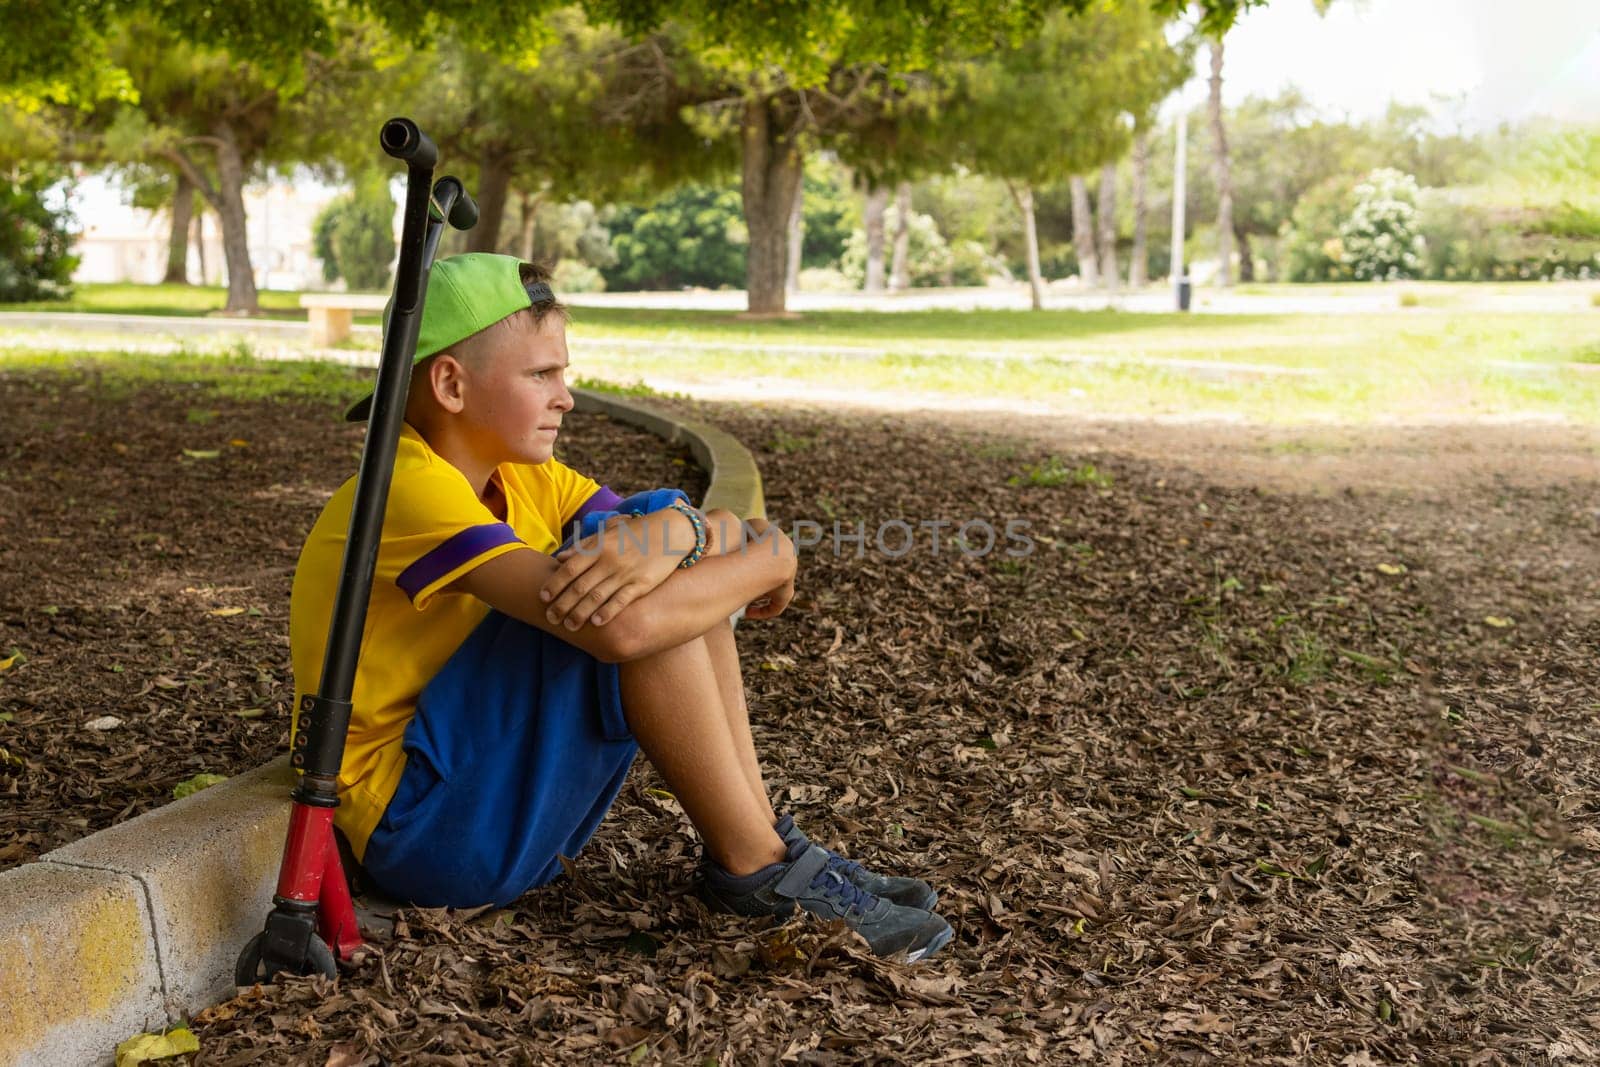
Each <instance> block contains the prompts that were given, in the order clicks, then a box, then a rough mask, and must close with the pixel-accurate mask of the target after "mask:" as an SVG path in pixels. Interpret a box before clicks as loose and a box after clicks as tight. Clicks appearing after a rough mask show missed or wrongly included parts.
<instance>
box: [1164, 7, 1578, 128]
mask: <svg viewBox="0 0 1600 1067" xmlns="http://www.w3.org/2000/svg"><path fill="white" fill-rule="evenodd" d="M1224 61H1225V66H1224V69H1223V101H1224V103H1225V104H1227V105H1229V106H1232V105H1234V104H1237V103H1238V102H1240V101H1241V100H1243V99H1244V98H1245V97H1247V96H1252V95H1256V96H1259V95H1272V94H1275V93H1277V92H1278V91H1280V90H1281V89H1283V88H1285V87H1287V86H1289V85H1295V86H1298V87H1299V88H1300V89H1301V90H1303V91H1304V92H1305V93H1306V95H1307V96H1308V97H1309V98H1310V99H1311V101H1312V102H1313V103H1315V104H1316V105H1317V106H1318V107H1320V108H1322V109H1324V110H1325V111H1326V112H1327V113H1328V114H1329V116H1330V117H1338V116H1340V115H1348V116H1349V117H1351V118H1354V119H1363V118H1369V117H1372V116H1374V115H1378V114H1381V113H1382V112H1383V111H1384V109H1385V108H1387V107H1388V105H1389V102H1390V101H1391V100H1399V101H1402V102H1405V103H1416V104H1427V105H1429V106H1431V107H1433V108H1434V110H1435V112H1436V113H1437V115H1438V116H1439V119H1440V121H1441V123H1442V125H1443V126H1444V127H1445V128H1454V127H1455V126H1457V125H1461V126H1464V127H1466V128H1467V129H1469V130H1481V129H1486V128H1490V127H1493V126H1495V125H1497V124H1498V123H1500V122H1506V121H1509V122H1517V121H1521V120H1524V119H1529V118H1540V117H1545V118H1557V119H1563V120H1567V121H1587V122H1600V0H1333V3H1332V5H1331V6H1330V7H1329V9H1328V13H1327V14H1326V15H1324V16H1318V15H1317V13H1316V9H1315V8H1314V7H1313V5H1312V3H1311V0H1270V2H1269V3H1268V4H1267V6H1266V7H1264V8H1257V9H1254V10H1251V11H1249V12H1247V13H1245V14H1244V15H1243V16H1242V17H1241V18H1240V20H1239V22H1238V23H1237V24H1236V25H1235V27H1234V29H1233V30H1232V31H1231V32H1229V34H1228V36H1227V47H1226V50H1225V53H1224ZM1209 76H1210V57H1209V54H1208V53H1206V52H1205V51H1204V50H1202V52H1201V55H1200V56H1199V61H1198V64H1197V67H1196V76H1195V79H1194V80H1193V81H1191V82H1190V83H1189V85H1188V87H1187V88H1186V90H1185V93H1184V99H1185V100H1186V101H1187V102H1188V103H1190V104H1191V105H1192V104H1194V103H1198V102H1199V101H1201V100H1203V99H1204V98H1205V94H1206V83H1205V79H1206V78H1208V77H1209ZM1441 98H1443V99H1441Z"/></svg>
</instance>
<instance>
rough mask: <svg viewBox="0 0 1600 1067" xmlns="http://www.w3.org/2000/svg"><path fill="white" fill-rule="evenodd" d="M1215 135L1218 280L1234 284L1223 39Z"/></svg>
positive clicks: (1214, 100) (1216, 51) (1215, 45)
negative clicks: (1224, 98) (1223, 123)
mask: <svg viewBox="0 0 1600 1067" xmlns="http://www.w3.org/2000/svg"><path fill="white" fill-rule="evenodd" d="M1211 136H1212V138H1213V139H1215V141H1216V153H1215V155H1216V164H1215V166H1216V175H1217V255H1218V257H1219V258H1220V259H1221V262H1220V263H1219V264H1218V267H1219V269H1218V271H1217V280H1218V282H1220V283H1221V284H1222V285H1223V286H1230V285H1232V284H1233V167H1232V166H1231V165H1230V164H1229V162H1228V134H1227V131H1226V130H1224V129H1223V126H1222V38H1220V37H1218V38H1217V39H1216V40H1214V41H1212V42H1211Z"/></svg>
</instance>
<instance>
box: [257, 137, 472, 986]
mask: <svg viewBox="0 0 1600 1067" xmlns="http://www.w3.org/2000/svg"><path fill="white" fill-rule="evenodd" d="M378 140H379V143H380V144H381V145H382V147H383V150H384V151H385V152H387V153H388V154H389V155H390V156H392V157H394V158H395V159H398V160H400V161H401V162H403V163H405V165H406V201H405V210H404V216H403V218H404V221H403V225H402V229H401V236H400V263H399V267H398V269H397V270H396V271H395V283H394V299H393V301H392V302H391V304H390V312H389V320H388V322H387V324H386V328H385V330H384V336H383V355H382V357H381V358H380V359H379V362H378V381H377V385H376V386H375V388H374V389H373V396H372V413H371V416H370V418H369V419H368V422H367V440H366V444H365V445H364V446H363V448H362V450H361V466H360V468H359V470H358V472H357V474H356V489H355V500H354V502H353V504H352V506H351V509H350V532H349V535H348V538H347V539H346V541H345V549H344V561H343V563H342V565H341V570H340V575H339V588H338V591H337V593H336V594H335V598H334V602H333V618H332V623H331V625H330V626H329V628H328V648H327V655H326V657H325V659H324V660H323V667H322V677H321V679H320V681H319V683H318V686H317V691H316V693H315V694H308V695H306V696H305V697H303V698H302V699H301V701H300V729H299V730H298V731H296V733H295V738H294V743H293V746H292V750H291V752H290V756H289V762H290V764H291V765H292V766H293V767H294V768H295V770H296V771H298V772H300V781H299V784H298V785H296V786H295V789H294V791H293V792H292V793H291V794H290V799H291V801H292V802H293V808H292V810H291V811H290V814H289V834H288V840H287V841H286V843H285V845H284V850H283V864H282V866H281V867H280V868H279V871H278V885H277V892H276V893H274V894H273V897H272V911H271V913H270V914H269V915H268V916H267V921H266V926H265V929H263V930H262V932H261V933H259V934H257V935H256V936H255V937H253V938H251V939H250V942H249V944H247V945H245V947H244V951H242V952H241V953H239V961H238V964H237V965H236V966H235V968H234V979H235V980H236V981H237V982H238V983H239V984H240V985H253V984H255V983H256V982H271V981H272V980H273V979H274V978H275V977H276V976H277V975H279V974H295V975H307V974H323V975H328V976H330V977H331V976H333V975H334V974H335V973H336V971H337V969H338V961H339V960H349V959H350V957H351V956H352V955H354V953H355V951H356V950H357V949H358V948H360V947H361V944H362V941H361V929H360V927H359V925H358V924H357V921H356V913H355V906H354V903H353V901H352V899H351V895H350V883H349V881H348V880H347V878H346V874H345V869H344V864H343V863H342V862H341V860H340V856H339V848H338V845H337V842H336V839H335V837H334V829H333V810H334V808H336V807H338V806H339V796H338V792H337V781H338V775H339V765H340V763H341V762H342V761H343V759H344V743H345V734H346V732H347V731H348V730H349V727H350V696H351V690H352V689H353V688H354V685H355V675H356V661H357V658H358V657H359V656H360V654H361V633H362V629H363V627H364V626H365V624H366V617H367V599H368V596H369V595H370V593H371V591H372V575H373V571H374V569H375V568H376V566H377V562H378V536H379V533H380V532H381V530H382V527H383V513H384V508H385V505H386V504H387V503H388V499H389V483H390V480H391V478H392V476H393V474H394V457H395V450H396V447H397V444H398V442H399V439H400V426H401V423H402V422H403V421H404V418H405V407H406V388H407V386H408V385H409V384H410V381H411V361H412V357H413V355H414V354H415V353H416V350H417V331H418V329H420V327H421V323H422V302H423V299H424V297H425V296H426V295H427V289H428V272H429V270H430V269H431V268H432V266H433V258H434V254H435V253H436V252H437V251H438V248H439V237H440V235H441V234H442V233H443V231H444V227H445V224H446V223H448V224H449V225H451V226H453V227H455V228H456V229H458V230H470V229H471V228H472V227H473V225H474V224H476V223H477V221H478V205H477V204H476V203H474V202H473V200H472V197H470V196H468V195H467V191H466V189H465V188H464V187H463V186H462V184H461V182H460V181H459V180H457V179H455V178H452V177H443V178H440V179H439V180H438V182H437V183H435V182H434V181H433V168H434V165H435V164H436V163H437V162H438V159H439V150H438V148H437V147H435V145H434V143H433V141H432V140H430V139H429V138H428V136H427V135H426V134H424V133H423V132H422V131H421V130H420V129H418V128H417V124H416V123H415V122H412V121H411V120H410V119H403V118H396V119H390V120H389V121H388V122H386V123H384V124H383V130H382V131H381V133H380V134H379V137H378ZM430 186H431V191H430Z"/></svg>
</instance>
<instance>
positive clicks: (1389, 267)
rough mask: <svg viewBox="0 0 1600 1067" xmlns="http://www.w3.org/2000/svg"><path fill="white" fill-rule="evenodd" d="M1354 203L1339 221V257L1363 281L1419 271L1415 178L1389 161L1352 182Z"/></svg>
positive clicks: (1391, 278) (1393, 278)
mask: <svg viewBox="0 0 1600 1067" xmlns="http://www.w3.org/2000/svg"><path fill="white" fill-rule="evenodd" d="M1354 196H1355V207H1354V208H1353V209H1352V210H1351V212H1350V216H1349V218H1347V219H1345V221H1344V222H1343V223H1342V224H1340V226H1339V246H1340V259H1341V261H1342V262H1343V263H1344V265H1345V267H1346V268H1347V269H1348V270H1349V271H1350V273H1351V275H1352V276H1354V277H1355V278H1358V279H1360V280H1362V281H1381V282H1392V281H1399V280H1400V279H1402V278H1416V277H1419V276H1420V275H1421V274H1422V271H1423V254H1424V253H1425V252H1426V251H1427V243H1426V242H1425V241H1424V240H1423V238H1422V234H1420V233H1418V232H1417V230H1418V219H1417V180H1416V179H1415V178H1413V177H1412V176H1411V175H1409V174H1404V173H1402V172H1400V171H1398V170H1394V169H1392V168H1389V167H1382V168H1379V169H1378V170H1375V171H1373V172H1372V173H1371V174H1368V175H1367V176H1366V177H1365V178H1364V179H1362V180H1361V181H1360V182H1359V183H1357V185H1356V187H1355V190H1354Z"/></svg>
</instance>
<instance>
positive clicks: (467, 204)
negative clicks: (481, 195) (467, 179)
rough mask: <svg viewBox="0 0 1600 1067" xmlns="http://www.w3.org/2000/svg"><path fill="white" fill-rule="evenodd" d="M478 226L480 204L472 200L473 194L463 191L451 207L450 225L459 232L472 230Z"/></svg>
mask: <svg viewBox="0 0 1600 1067" xmlns="http://www.w3.org/2000/svg"><path fill="white" fill-rule="evenodd" d="M477 224H478V202H477V201H476V200H474V199H472V194H471V193H469V192H467V191H466V189H462V190H461V195H460V196H458V197H456V202H455V203H454V204H451V205H450V225H452V226H454V227H455V228H456V229H458V230H470V229H472V228H473V227H474V226H476V225H477Z"/></svg>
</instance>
